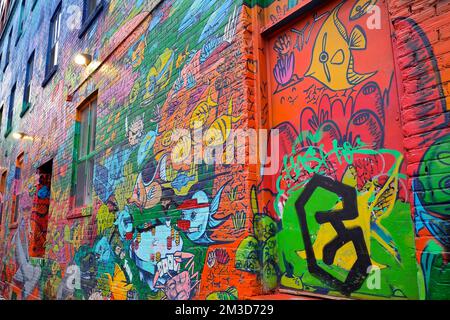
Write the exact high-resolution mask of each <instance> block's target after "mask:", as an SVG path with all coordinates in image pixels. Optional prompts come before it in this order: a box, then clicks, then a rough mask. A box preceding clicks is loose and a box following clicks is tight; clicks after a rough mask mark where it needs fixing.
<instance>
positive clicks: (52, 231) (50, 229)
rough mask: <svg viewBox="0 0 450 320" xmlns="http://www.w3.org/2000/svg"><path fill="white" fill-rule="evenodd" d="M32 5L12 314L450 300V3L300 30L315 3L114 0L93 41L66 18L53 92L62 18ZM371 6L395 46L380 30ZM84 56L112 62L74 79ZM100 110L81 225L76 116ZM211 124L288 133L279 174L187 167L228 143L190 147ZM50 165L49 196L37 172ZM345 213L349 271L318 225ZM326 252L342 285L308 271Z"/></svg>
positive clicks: (9, 72) (97, 63)
mask: <svg viewBox="0 0 450 320" xmlns="http://www.w3.org/2000/svg"><path fill="white" fill-rule="evenodd" d="M32 2H33V1H26V7H25V14H24V15H25V20H24V21H25V23H24V27H23V30H22V31H23V32H22V35H21V36H20V38H18V30H17V29H18V27H17V26H18V24H19V23H18V21H19V19H20V17H21V14H20V11H21V10H20V1H16V3H17V5H16V7H15V10H13V14H12V15H11V19H10V22H9V24H8V25H7V28H6V32H4V33H3V36H2V39H1V43H2V44H1V48H2V49H3V51H2V59H1V65H0V69H1V70H0V77H1V88H0V90H1V91H0V101H1V104H0V108H2V109H1V110H2V115H3V116H2V119H1V127H0V130H1V131H0V134H1V135H0V150H1V153H0V167H1V168H0V174H1V173H2V172H6V178H7V179H6V186H5V191H4V192H2V190H1V189H0V192H1V194H0V203H1V204H3V210H2V212H3V214H2V224H1V231H0V232H1V234H0V239H1V240H0V257H1V263H0V296H2V297H4V298H6V299H71V298H74V299H237V298H239V299H245V298H249V297H252V296H259V295H261V294H263V293H269V292H272V291H274V290H276V289H279V288H287V289H289V290H307V291H312V292H314V293H316V294H324V295H337V296H346V297H356V298H360V297H362V298H373V297H376V298H399V299H404V298H407V299H416V298H420V299H448V298H449V292H450V290H449V285H450V270H449V267H448V258H449V254H448V253H449V229H450V228H449V219H448V215H449V197H450V195H449V178H448V177H449V174H450V169H449V168H450V166H449V159H450V154H449V153H448V150H449V144H450V129H449V127H450V126H449V120H450V113H449V112H448V103H449V102H450V101H449V88H450V87H449V75H450V73H449V64H448V61H449V55H450V53H449V51H450V47H449V45H448V34H449V32H448V31H449V30H448V22H449V21H450V16H449V15H450V5H449V2H448V1H436V0H434V1H433V0H428V1H421V0H417V1H397V0H390V1H381V0H380V1H376V0H366V1H363V0H351V1H346V2H345V3H344V4H343V5H342V6H341V5H340V2H338V1H329V2H327V3H326V4H324V5H323V6H320V7H317V8H316V9H314V11H311V12H307V13H305V14H304V15H303V16H301V17H299V18H297V19H296V20H295V21H293V22H291V24H290V25H289V26H287V27H286V26H283V25H282V23H283V21H285V20H286V18H287V17H289V15H290V14H292V13H294V12H296V10H298V9H301V8H303V7H304V6H305V5H309V4H311V3H312V2H315V1H299V0H293V1H292V0H279V1H240V0H225V1H217V0H194V1H191V0H163V1H141V0H135V1H132V0H127V1H119V0H105V1H103V2H102V3H103V7H102V9H101V11H100V13H99V15H98V17H97V18H96V19H94V20H93V23H92V25H90V26H89V27H88V28H87V29H86V32H84V33H83V34H80V29H81V21H80V19H81V16H82V13H81V11H80V9H81V8H82V3H83V1H81V0H70V1H63V2H62V14H63V16H62V28H61V46H60V47H61V50H60V51H59V54H60V60H59V61H60V63H59V66H58V70H57V72H56V73H55V74H54V76H53V77H52V78H51V79H50V80H49V81H48V83H46V84H45V85H44V86H43V85H42V84H43V81H44V79H45V77H46V75H45V65H46V52H47V43H48V30H49V20H50V17H51V16H52V14H53V12H54V10H55V8H56V6H57V5H58V4H59V1H56V0H48V1H38V2H37V4H36V6H35V7H34V8H33V9H32V8H31V4H32ZM371 4H372V5H373V4H376V5H377V6H378V8H380V17H379V18H380V22H381V28H380V29H376V28H375V29H371V28H370V27H369V22H370V23H374V22H377V20H376V17H375V16H374V15H376V14H377V11H376V10H375V11H373V12H372V11H370V12H368V8H369V7H368V5H371ZM357 8H359V9H357ZM31 9H32V10H31ZM333 13H334V18H333ZM374 17H375V18H374ZM371 19H372V20H371ZM373 19H375V20H373ZM11 26H13V34H12V39H13V41H12V43H11V56H10V59H9V60H10V61H9V64H8V65H7V66H5V60H6V59H5V55H6V52H5V46H6V42H7V38H8V34H9V30H10V28H11ZM268 28H270V29H271V30H274V33H272V34H270V35H268V36H267V37H266V38H264V39H262V38H261V36H260V31H264V30H267V29H268ZM343 29H345V32H343ZM325 34H327V35H328V34H330V35H331V34H333V37H331V36H330V40H329V42H328V43H326V44H324V39H327V36H324V35H325ZM17 39H18V40H17ZM331 39H333V40H331ZM326 41H327V40H325V42H326ZM316 48H319V49H322V50H319V49H316ZM33 50H34V51H35V64H34V73H33V76H32V86H31V92H32V95H31V96H32V98H31V106H30V108H29V109H28V110H27V111H26V112H25V113H24V114H23V116H21V111H22V110H23V106H22V97H23V95H24V81H25V79H24V78H25V73H26V63H27V60H28V58H29V56H30V54H31V53H32V52H33ZM323 51H326V53H327V57H328V59H331V60H327V59H325V55H322V53H323ZM79 52H86V53H89V54H91V55H92V56H93V63H92V64H91V65H89V66H88V67H87V68H84V67H81V66H77V65H76V64H74V63H73V58H74V56H75V54H76V53H79ZM327 61H332V62H333V63H331V62H330V63H329V62H327ZM325 66H326V67H325ZM352 67H353V69H354V70H353V71H354V73H353V72H351V71H352ZM327 68H328V69H329V70H328V72H327V71H325V69H327ZM14 84H17V85H16V87H17V90H16V94H15V99H14V101H15V104H14V109H13V111H14V112H13V117H12V130H11V133H9V134H7V135H6V137H5V133H6V123H7V117H8V110H9V102H10V93H11V88H12V87H13V85H14ZM95 93H97V102H98V107H97V126H96V128H97V129H96V131H97V134H96V149H95V151H96V155H95V157H94V161H95V166H94V179H93V180H94V181H93V185H92V190H93V193H94V197H93V198H94V201H93V204H92V206H86V207H83V208H75V206H74V186H75V175H74V157H75V153H74V149H75V146H76V145H77V143H78V142H77V138H76V136H77V134H78V132H79V125H78V124H77V121H76V120H77V119H76V114H77V108H78V107H79V106H80V105H82V104H83V102H84V101H85V100H86V99H87V98H89V97H91V96H92V94H95ZM194 120H199V121H200V122H201V127H202V129H203V130H205V131H206V130H207V129H208V128H217V127H218V128H221V126H219V124H218V123H219V122H221V123H222V124H223V125H222V128H223V126H227V125H228V123H229V124H230V126H231V127H232V128H233V129H237V128H241V129H244V128H266V129H274V128H276V129H279V132H280V135H279V137H280V141H281V142H282V143H281V147H280V152H279V159H280V160H281V167H280V170H279V171H278V172H277V174H276V175H274V176H263V177H262V176H261V175H260V174H261V172H264V170H260V168H259V167H258V166H255V165H247V164H246V165H231V166H228V165H206V164H193V165H189V164H177V163H175V162H174V159H173V158H172V155H173V154H177V155H181V156H183V155H184V154H185V152H186V150H187V149H189V148H190V147H193V146H194V145H195V146H198V145H199V144H201V145H203V146H204V145H205V144H208V143H211V142H208V141H206V142H200V143H198V141H197V142H196V141H195V140H192V137H191V138H183V136H181V137H179V140H178V141H171V136H172V133H173V132H174V131H175V130H176V129H185V130H187V131H185V132H184V135H186V132H190V133H193V131H194V130H193V129H195V128H196V127H193V126H194V125H193V121H194ZM14 132H25V133H26V134H28V135H30V136H33V137H34V138H35V139H34V141H30V140H26V139H24V140H15V139H13V137H12V133H14ZM221 134H222V135H223V136H222V137H224V136H225V135H226V134H227V133H226V131H225V130H224V131H223V132H221ZM21 153H23V155H24V157H23V165H22V166H21V168H20V170H17V168H16V166H17V165H16V159H17V157H18V156H19V155H20V154H21ZM290 156H292V157H290ZM190 157H191V158H192V157H193V155H192V154H191V155H190ZM51 159H52V160H53V163H52V172H51V173H52V175H51V178H50V179H49V177H48V173H47V172H44V171H45V170H44V171H41V172H38V170H39V168H41V170H42V167H41V166H42V165H43V164H44V163H46V162H48V161H49V160H51ZM283 160H286V161H283ZM19 172H20V179H19V178H18V177H19V174H18V173H19ZM313 177H314V178H313ZM318 186H322V188H318ZM325 189H326V190H325ZM310 190H313V191H314V192H313V194H312V195H311V196H310V197H309V198H308V197H307V195H308V192H309V191H310ZM342 199H344V203H342ZM346 199H347V200H346ZM195 202H196V205H197V207H196V208H194V209H193V207H192V203H195ZM16 205H17V208H18V210H17V212H18V219H17V223H16V224H14V223H12V222H13V221H12V220H11V219H12V218H11V217H12V216H13V213H14V212H15V210H14V209H15V207H16ZM194 206H195V205H194ZM342 207H343V208H344V212H346V213H348V214H349V220H351V221H349V222H345V228H348V229H351V228H355V229H352V230H353V231H351V232H348V229H344V230H346V231H344V233H343V234H344V237H345V239H347V240H351V241H352V242H353V246H351V244H350V243H349V244H347V245H346V246H343V247H342V248H338V250H337V252H336V257H335V258H334V257H333V254H332V253H330V252H332V251H333V250H328V249H326V248H327V245H328V246H329V244H330V243H333V238H334V236H336V231H335V230H336V226H337V224H335V225H334V229H335V230H333V227H330V226H331V224H326V223H323V221H327V220H326V219H328V218H327V217H326V215H325V216H322V219H325V220H320V219H321V218H320V215H319V216H318V215H317V212H319V211H329V210H339V209H340V208H342ZM47 209H48V211H47ZM199 217H200V218H201V219H200V220H201V223H200V225H201V226H203V227H204V229H201V232H195V231H193V229H190V227H192V226H193V225H195V224H196V223H197V222H196V220H195V219H196V218H197V219H199ZM318 217H319V218H318ZM302 219H304V220H302ZM304 221H307V222H308V226H309V228H307V227H306V228H305V226H306V224H305V222H304ZM321 221H322V222H321ZM330 221H331V220H330ZM333 221H335V223H337V222H336V221H339V219H335V220H333ZM355 230H358V231H355ZM308 235H309V236H311V237H312V239H314V240H313V243H314V246H313V252H314V253H315V255H316V257H317V260H318V265H319V266H321V268H322V269H323V270H325V271H326V272H325V274H324V273H323V272H320V271H318V270H317V269H316V268H314V263H313V262H312V261H311V254H310V253H307V252H305V247H306V242H307V241H306V242H305V239H306V236H308ZM369 265H372V266H375V268H372V269H374V270H375V271H373V270H372V271H370V270H369V271H370V272H369V273H368V272H367V271H368V270H367V267H368V266H369ZM355 266H356V267H355ZM351 270H353V271H351ZM378 271H379V273H377V272H378ZM327 274H328V275H327ZM330 275H331V276H330ZM378 275H380V278H379V280H380V281H379V282H378V278H377V276H378ZM346 280H347V281H346ZM378 284H379V286H378Z"/></svg>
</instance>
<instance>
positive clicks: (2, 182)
mask: <svg viewBox="0 0 450 320" xmlns="http://www.w3.org/2000/svg"><path fill="white" fill-rule="evenodd" d="M6 177H7V172H6V171H3V173H2V175H1V177H0V226H1V225H2V223H3V207H4V205H3V202H4V197H5V190H6Z"/></svg>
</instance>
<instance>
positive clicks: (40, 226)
mask: <svg viewBox="0 0 450 320" xmlns="http://www.w3.org/2000/svg"><path fill="white" fill-rule="evenodd" d="M52 171H53V160H50V161H48V162H46V163H44V164H43V165H42V166H40V167H39V168H38V169H37V171H36V194H35V195H34V199H33V209H32V213H31V231H32V235H31V237H32V239H31V241H30V243H31V245H30V256H31V257H36V258H40V257H43V256H44V254H45V242H46V240H47V226H48V215H49V210H50V195H51V181H52Z"/></svg>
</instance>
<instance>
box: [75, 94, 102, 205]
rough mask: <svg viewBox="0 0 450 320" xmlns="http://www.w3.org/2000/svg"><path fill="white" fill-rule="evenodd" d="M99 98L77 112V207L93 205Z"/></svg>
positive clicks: (91, 100) (90, 100)
mask: <svg viewBox="0 0 450 320" xmlns="http://www.w3.org/2000/svg"><path fill="white" fill-rule="evenodd" d="M96 125H97V96H96V95H95V96H94V97H93V98H90V99H89V100H88V101H87V102H85V103H84V104H83V105H82V106H81V107H80V109H79V110H78V112H77V135H76V137H75V151H76V166H75V167H76V169H75V171H76V172H75V174H76V181H75V206H76V207H77V208H80V207H86V206H89V205H91V204H92V187H93V175H94V155H95V152H94V151H95V134H96Z"/></svg>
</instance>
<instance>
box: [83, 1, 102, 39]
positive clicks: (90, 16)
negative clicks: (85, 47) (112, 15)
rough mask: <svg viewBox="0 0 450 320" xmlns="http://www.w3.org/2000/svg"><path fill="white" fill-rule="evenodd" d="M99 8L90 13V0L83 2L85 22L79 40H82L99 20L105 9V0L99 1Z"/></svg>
mask: <svg viewBox="0 0 450 320" xmlns="http://www.w3.org/2000/svg"><path fill="white" fill-rule="evenodd" d="M97 1H98V2H97V6H96V7H95V9H94V10H93V11H92V12H91V13H89V12H88V3H89V0H83V20H82V21H83V22H82V24H81V29H80V32H79V33H78V38H80V39H81V38H82V37H83V36H84V35H85V34H86V32H87V31H88V30H89V28H90V27H91V26H92V24H93V23H94V21H95V20H96V19H97V18H98V16H99V15H100V13H101V12H102V11H103V8H104V7H105V4H104V0H97Z"/></svg>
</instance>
